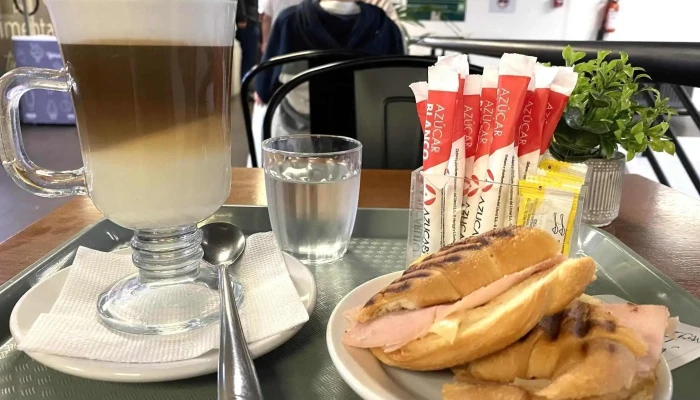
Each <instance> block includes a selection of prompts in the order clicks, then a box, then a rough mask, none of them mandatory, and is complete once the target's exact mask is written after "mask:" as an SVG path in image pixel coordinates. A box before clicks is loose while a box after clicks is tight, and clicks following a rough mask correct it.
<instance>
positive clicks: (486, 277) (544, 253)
mask: <svg viewBox="0 0 700 400" xmlns="http://www.w3.org/2000/svg"><path fill="white" fill-rule="evenodd" d="M560 252H561V245H560V244H559V243H558V242H557V241H556V240H555V239H554V238H552V236H551V235H549V234H548V233H547V232H545V231H543V230H541V229H537V228H526V227H515V226H513V227H508V228H502V229H495V230H492V231H490V232H487V233H484V234H482V235H478V236H472V237H470V238H467V239H464V240H461V241H459V242H455V243H453V244H451V245H449V246H445V247H443V248H442V249H440V250H439V251H438V252H436V253H434V254H431V255H429V256H426V257H424V258H422V259H420V260H417V261H416V262H415V263H414V264H412V265H411V266H409V267H408V269H407V270H406V271H405V272H404V273H403V275H402V276H401V277H399V278H398V279H396V280H395V281H394V282H392V283H391V284H390V285H389V286H387V287H386V288H385V289H383V290H382V291H381V292H379V293H377V294H376V295H374V296H373V297H372V298H371V299H369V301H367V303H366V304H365V306H364V307H363V308H362V310H361V311H360V313H359V315H358V321H359V322H367V321H369V320H371V319H373V318H376V317H379V316H381V315H383V314H386V313H388V312H392V311H400V310H415V309H418V308H423V307H429V306H433V305H438V304H444V303H449V302H453V301H457V300H459V299H460V298H462V297H464V296H466V295H467V294H469V293H471V292H473V291H474V290H476V289H479V288H480V287H483V286H486V285H489V284H491V283H493V282H495V281H497V280H498V279H500V278H502V277H504V276H506V275H509V274H512V273H514V272H518V271H520V270H523V269H525V268H527V267H530V266H533V265H535V264H538V263H540V262H543V261H546V260H548V259H551V258H553V257H556V256H557V255H559V254H560Z"/></svg>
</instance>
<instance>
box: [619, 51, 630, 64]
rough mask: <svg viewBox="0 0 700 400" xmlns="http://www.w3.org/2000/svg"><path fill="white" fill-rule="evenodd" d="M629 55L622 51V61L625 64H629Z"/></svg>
mask: <svg viewBox="0 0 700 400" xmlns="http://www.w3.org/2000/svg"><path fill="white" fill-rule="evenodd" d="M629 58H630V57H629V55H627V53H625V52H624V51H621V52H620V61H622V63H623V64H627V60H629Z"/></svg>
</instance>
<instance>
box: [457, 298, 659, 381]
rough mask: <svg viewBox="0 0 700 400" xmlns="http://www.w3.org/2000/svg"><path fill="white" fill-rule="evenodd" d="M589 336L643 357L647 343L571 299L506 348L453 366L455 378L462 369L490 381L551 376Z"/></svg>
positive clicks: (605, 315)
mask: <svg viewBox="0 0 700 400" xmlns="http://www.w3.org/2000/svg"><path fill="white" fill-rule="evenodd" d="M593 339H607V340H611V341H614V342H617V343H621V344H623V345H624V346H625V347H626V348H627V349H629V351H631V353H632V354H634V355H635V356H643V355H644V354H646V352H647V345H646V343H645V342H644V340H643V339H642V337H641V336H640V335H639V334H638V333H637V332H635V331H633V330H631V329H630V328H628V327H626V326H622V325H620V323H619V321H618V320H617V318H615V317H614V316H613V315H611V314H610V313H608V312H607V311H605V309H603V307H601V306H598V305H594V304H589V303H586V302H583V301H578V300H577V301H574V302H573V303H571V305H569V306H568V307H567V308H566V309H565V310H563V311H562V312H560V313H557V314H555V315H551V316H549V317H547V318H545V319H543V320H542V321H541V322H540V323H539V324H538V325H537V327H536V328H535V329H533V330H532V331H531V332H530V333H529V334H528V335H527V336H526V337H524V338H523V339H522V340H520V341H518V342H516V343H513V344H512V345H510V346H508V347H507V348H505V349H503V350H501V351H499V352H497V353H494V354H491V355H488V356H486V357H483V358H480V359H478V360H475V361H472V362H471V363H469V364H468V365H467V366H466V367H460V368H456V369H455V370H456V372H455V374H456V375H457V379H460V375H461V374H463V373H464V372H462V371H461V370H466V371H467V372H468V376H471V377H473V378H476V379H479V380H483V381H494V382H513V381H514V380H515V379H516V378H520V379H551V378H552V377H553V376H554V375H555V371H556V369H557V368H559V367H560V364H561V363H562V362H563V361H562V360H563V358H565V357H566V356H567V354H568V352H570V349H572V348H574V349H578V348H581V347H582V346H585V343H587V342H589V341H590V340H593Z"/></svg>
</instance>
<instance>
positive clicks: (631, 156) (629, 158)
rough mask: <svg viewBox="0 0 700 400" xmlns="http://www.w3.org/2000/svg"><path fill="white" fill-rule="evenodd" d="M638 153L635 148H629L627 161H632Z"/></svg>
mask: <svg viewBox="0 0 700 400" xmlns="http://www.w3.org/2000/svg"><path fill="white" fill-rule="evenodd" d="M636 155H637V154H636V152H635V151H634V150H627V161H632V160H633V159H634V156H636Z"/></svg>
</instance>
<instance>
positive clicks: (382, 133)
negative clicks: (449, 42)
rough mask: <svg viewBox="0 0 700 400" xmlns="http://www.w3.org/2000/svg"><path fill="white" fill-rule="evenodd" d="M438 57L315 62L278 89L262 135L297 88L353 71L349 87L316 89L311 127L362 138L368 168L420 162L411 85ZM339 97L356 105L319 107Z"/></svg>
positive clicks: (318, 131)
mask: <svg viewBox="0 0 700 400" xmlns="http://www.w3.org/2000/svg"><path fill="white" fill-rule="evenodd" d="M434 63H435V58H432V57H415V56H378V57H367V58H362V59H356V60H349V61H340V62H335V63H330V64H326V65H322V66H319V67H316V68H311V69H309V70H308V71H305V72H302V73H300V74H298V75H296V76H295V77H294V78H292V79H291V80H290V81H288V82H287V83H286V84H284V85H282V86H281V87H280V88H279V89H278V90H277V91H276V92H275V93H274V94H273V96H272V98H271V99H270V102H269V103H268V108H267V112H266V113H265V119H264V122H263V138H269V137H270V136H271V135H272V120H273V116H274V113H275V110H276V109H277V108H278V107H279V106H280V104H281V103H282V101H283V100H284V98H285V96H286V95H287V94H289V93H290V92H291V91H292V90H293V89H295V88H297V87H298V86H300V85H301V84H303V83H306V82H313V81H314V80H315V79H317V78H319V77H321V78H323V77H324V76H326V75H328V74H337V73H351V74H352V88H351V89H350V92H349V93H347V92H346V93H339V92H338V91H335V92H334V93H326V94H324V95H322V96H321V97H316V98H314V96H318V92H314V91H311V93H310V99H311V104H310V107H311V113H310V122H311V133H314V134H337V135H341V136H351V137H355V138H357V139H359V140H360V141H361V142H362V143H363V146H364V147H363V164H362V165H363V167H365V168H382V169H410V168H415V167H417V166H419V165H420V164H421V162H422V156H421V142H422V140H423V139H422V130H421V127H420V123H419V122H418V116H417V114H416V106H415V99H414V97H413V94H412V93H411V90H410V89H409V87H408V85H409V84H410V83H412V82H417V81H421V80H426V78H427V71H428V67H429V66H431V65H433V64H434ZM338 97H345V98H351V99H352V103H353V106H352V107H343V108H340V107H332V108H328V107H324V110H325V111H326V112H324V113H321V114H319V113H315V112H314V107H315V106H316V105H317V104H328V103H329V102H332V100H333V98H336V99H337V98H338ZM348 119H351V120H352V123H351V124H348V123H347V122H346V121H348ZM340 121H344V122H340ZM349 125H350V126H349ZM348 128H350V129H348Z"/></svg>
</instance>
